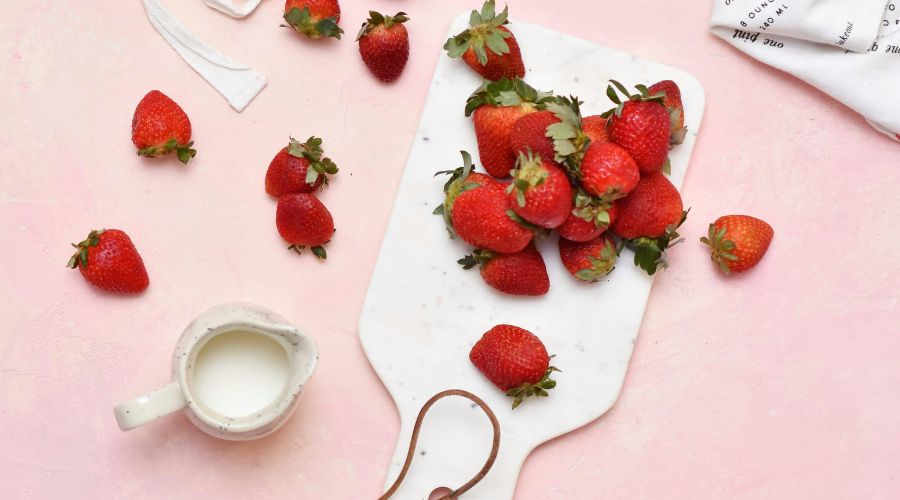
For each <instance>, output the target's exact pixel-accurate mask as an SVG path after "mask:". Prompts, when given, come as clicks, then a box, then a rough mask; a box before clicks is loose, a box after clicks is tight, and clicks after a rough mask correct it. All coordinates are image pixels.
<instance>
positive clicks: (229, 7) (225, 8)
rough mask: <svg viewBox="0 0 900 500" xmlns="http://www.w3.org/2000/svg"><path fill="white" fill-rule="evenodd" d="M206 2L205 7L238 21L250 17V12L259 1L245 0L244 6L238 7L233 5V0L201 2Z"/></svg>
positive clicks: (207, 0) (206, 0) (205, 0)
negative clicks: (207, 6)
mask: <svg viewBox="0 0 900 500" xmlns="http://www.w3.org/2000/svg"><path fill="white" fill-rule="evenodd" d="M203 1H204V2H206V5H209V6H210V7H212V8H213V9H216V10H217V11H219V12H224V13H225V14H228V15H229V16H231V17H236V18H238V19H242V18H245V17H247V16H249V15H250V13H251V12H253V11H254V10H256V7H257V6H258V5H259V2H260V1H261V0H245V1H244V5H242V6H240V7H238V6H237V5H235V4H234V0H203Z"/></svg>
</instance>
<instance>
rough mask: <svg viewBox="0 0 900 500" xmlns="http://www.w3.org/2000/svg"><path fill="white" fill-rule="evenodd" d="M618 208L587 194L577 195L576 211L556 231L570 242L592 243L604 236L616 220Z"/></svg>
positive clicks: (580, 193)
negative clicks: (593, 240)
mask: <svg viewBox="0 0 900 500" xmlns="http://www.w3.org/2000/svg"><path fill="white" fill-rule="evenodd" d="M617 213H618V208H617V206H616V204H615V203H611V204H610V203H607V202H603V201H600V200H598V199H597V198H593V197H591V196H589V195H588V194H587V193H585V192H579V193H578V194H576V195H575V209H574V210H572V213H570V214H569V217H568V218H567V219H566V221H565V222H563V224H562V225H561V226H559V227H558V228H556V230H557V231H558V232H559V235H560V237H562V238H565V239H567V240H569V241H580V242H585V241H591V240H592V239H594V238H596V237H598V236H600V235H601V234H603V233H604V232H605V231H606V230H607V229H609V226H610V225H612V223H613V222H614V221H615V220H616V214H617Z"/></svg>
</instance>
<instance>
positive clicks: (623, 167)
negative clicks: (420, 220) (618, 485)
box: [435, 0, 727, 296]
mask: <svg viewBox="0 0 900 500" xmlns="http://www.w3.org/2000/svg"><path fill="white" fill-rule="evenodd" d="M507 15H508V10H507V9H504V10H503V12H501V13H499V14H498V13H496V11H495V6H494V0H488V1H487V2H486V3H485V4H484V6H483V7H482V9H481V11H480V12H479V11H473V12H472V15H471V17H470V26H469V28H468V29H466V30H465V31H463V32H462V33H460V34H458V35H456V36H455V37H453V38H451V39H449V40H448V41H447V43H446V44H445V46H444V48H445V49H446V50H447V52H448V54H449V55H450V57H461V58H462V59H463V60H464V61H465V62H466V63H467V64H468V65H469V67H471V68H472V69H473V70H475V71H476V72H477V73H478V74H479V75H481V76H482V77H484V78H485V82H484V83H483V84H482V85H481V86H480V87H479V88H478V89H477V90H476V91H475V92H474V93H473V94H472V95H471V96H470V97H469V99H468V101H467V102H466V106H465V113H466V116H471V117H472V122H473V125H474V129H475V136H476V139H477V142H478V153H479V156H480V158H481V162H482V165H483V167H484V170H485V171H486V172H487V174H483V173H478V172H474V166H473V164H472V160H471V156H470V155H469V154H468V153H467V152H462V156H463V165H462V166H461V167H459V168H457V169H456V170H452V171H442V172H439V173H442V174H450V179H449V181H448V182H447V183H446V184H445V185H444V201H443V203H442V204H441V205H440V206H439V207H438V209H437V210H435V213H437V214H441V215H443V217H444V220H445V222H446V225H447V228H448V230H449V232H450V236H451V237H459V238H460V239H462V240H463V241H465V242H466V243H468V244H469V245H472V246H473V247H475V249H474V250H473V252H472V253H471V254H470V255H467V256H466V257H464V258H463V259H461V260H460V261H459V263H460V264H461V265H462V266H463V267H464V268H466V269H469V268H472V267H475V266H478V267H479V268H480V271H481V276H482V278H483V279H484V281H485V282H487V283H488V284H489V285H490V286H491V287H493V288H495V289H497V290H499V291H501V292H504V293H508V294H513V295H530V296H534V295H543V294H546V293H547V292H548V290H549V288H550V282H549V278H548V275H547V270H546V266H545V264H544V260H543V257H542V256H541V254H540V253H539V252H538V250H537V249H536V248H535V245H534V243H533V240H534V238H535V237H539V236H545V235H547V234H549V233H550V232H551V231H552V230H556V231H557V233H558V235H559V255H560V259H561V260H562V263H563V264H564V266H565V268H566V269H567V270H568V271H569V272H570V273H571V274H572V275H573V276H574V277H576V278H577V279H580V280H583V281H587V282H594V281H597V280H599V279H600V278H602V277H604V276H606V275H607V274H609V273H610V272H611V271H612V270H613V269H614V267H615V264H616V260H617V258H618V256H619V254H620V252H621V251H622V249H623V248H625V247H628V248H630V249H631V250H633V252H634V262H635V264H636V265H638V266H640V267H641V268H642V269H644V270H645V271H646V272H647V273H648V274H651V275H652V274H654V273H655V272H656V271H657V270H658V269H659V268H660V267H665V266H666V258H665V253H666V250H667V249H668V248H669V247H670V246H672V245H674V244H675V243H677V242H679V241H680V238H679V235H678V232H677V230H678V227H679V226H680V225H681V224H682V223H683V222H684V220H685V218H686V217H687V211H685V210H684V204H683V202H682V199H681V195H680V194H679V193H678V190H677V189H676V188H675V186H673V185H672V183H671V182H670V181H669V179H668V177H667V174H669V172H670V163H669V158H668V156H669V151H670V149H671V148H673V147H676V146H678V145H679V144H681V143H682V142H683V141H684V138H685V135H686V132H687V129H686V128H685V126H684V107H683V104H682V101H681V91H680V89H679V87H678V85H677V84H676V83H675V82H673V81H671V80H666V81H661V82H658V83H656V84H654V85H651V86H649V87H648V86H645V85H636V86H635V91H629V90H628V89H627V88H626V87H625V86H624V85H622V84H621V83H619V82H617V81H614V80H612V81H610V85H609V86H608V88H607V89H606V95H607V96H608V97H609V99H610V100H611V102H612V105H613V106H614V107H613V108H612V109H610V110H609V111H607V112H606V113H603V114H602V115H593V116H583V115H582V113H581V108H580V105H581V104H582V103H581V102H580V101H579V100H578V98H577V97H567V96H559V95H554V94H552V93H549V92H540V91H538V90H535V89H534V88H532V87H531V86H530V85H528V84H527V83H526V82H525V81H524V80H522V77H524V75H525V66H524V64H523V61H522V56H521V51H520V49H519V45H518V43H517V42H516V38H515V35H514V34H513V33H512V32H511V31H510V30H509V29H508V28H507V26H506V25H507V24H508V19H507ZM708 239H709V240H713V239H714V235H713V234H712V233H711V235H710V237H709V238H708ZM714 259H715V257H714ZM723 260H727V259H719V262H722V261H723ZM726 269H727V266H725V267H723V270H726Z"/></svg>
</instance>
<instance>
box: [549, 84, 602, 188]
mask: <svg viewBox="0 0 900 500" xmlns="http://www.w3.org/2000/svg"><path fill="white" fill-rule="evenodd" d="M581 104H582V103H581V101H579V100H578V98H577V97H574V96H570V97H564V96H563V97H556V98H555V99H554V100H553V101H551V102H548V103H547V104H546V106H545V107H546V109H547V111H550V112H552V113H553V114H554V115H556V117H557V118H559V122H558V123H554V124H552V125H550V126H549V127H547V137H549V138H550V139H552V140H553V149H554V151H555V152H556V157H555V158H554V160H555V161H556V162H557V163H559V164H560V165H563V166H564V167H566V171H567V172H568V173H569V177H571V178H572V179H575V180H578V179H579V178H580V177H581V162H582V160H584V153H585V151H586V150H587V147H588V144H590V142H591V140H590V139H589V138H588V136H587V134H585V133H584V130H583V129H582V127H581Z"/></svg>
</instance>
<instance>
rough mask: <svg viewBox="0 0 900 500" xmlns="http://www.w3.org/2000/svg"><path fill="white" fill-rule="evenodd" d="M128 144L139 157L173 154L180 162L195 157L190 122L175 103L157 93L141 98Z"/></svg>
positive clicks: (153, 92) (154, 91) (135, 111)
mask: <svg viewBox="0 0 900 500" xmlns="http://www.w3.org/2000/svg"><path fill="white" fill-rule="evenodd" d="M131 142H133V143H134V145H135V146H136V147H137V148H138V151H137V154H138V156H150V157H155V156H162V155H167V154H171V153H175V155H176V156H177V157H178V159H179V160H180V161H181V163H187V162H189V161H190V160H191V158H193V157H194V156H195V155H196V154H197V150H195V149H191V146H193V145H194V143H193V142H192V141H191V120H190V119H188V116H187V114H186V113H185V112H184V110H183V109H181V106H179V105H178V104H177V103H176V102H175V101H173V100H172V99H170V98H169V96H167V95H165V94H163V93H162V92H160V91H158V90H151V91H150V92H148V93H147V95H145V96H144V98H143V99H141V102H139V103H138V105H137V108H135V110H134V117H133V118H132V119H131Z"/></svg>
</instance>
